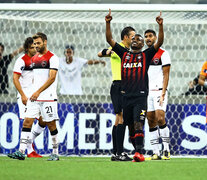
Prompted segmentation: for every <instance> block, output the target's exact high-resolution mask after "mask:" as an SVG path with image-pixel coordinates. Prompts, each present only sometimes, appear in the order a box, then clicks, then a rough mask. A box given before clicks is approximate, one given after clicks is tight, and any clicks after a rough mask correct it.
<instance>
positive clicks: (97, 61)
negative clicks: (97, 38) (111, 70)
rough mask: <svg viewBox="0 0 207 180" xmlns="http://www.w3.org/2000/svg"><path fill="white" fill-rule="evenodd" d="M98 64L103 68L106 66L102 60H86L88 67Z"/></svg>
mask: <svg viewBox="0 0 207 180" xmlns="http://www.w3.org/2000/svg"><path fill="white" fill-rule="evenodd" d="M99 63H101V64H103V65H104V66H105V65H106V62H105V61H102V60H96V59H94V60H88V65H93V64H99Z"/></svg>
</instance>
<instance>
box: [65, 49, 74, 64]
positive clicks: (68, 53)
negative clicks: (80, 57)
mask: <svg viewBox="0 0 207 180" xmlns="http://www.w3.org/2000/svg"><path fill="white" fill-rule="evenodd" d="M73 54H74V52H73V50H72V49H70V48H69V49H66V50H65V57H66V62H67V63H71V62H72V61H73Z"/></svg>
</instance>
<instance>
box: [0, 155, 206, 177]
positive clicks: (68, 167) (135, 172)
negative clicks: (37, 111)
mask: <svg viewBox="0 0 207 180" xmlns="http://www.w3.org/2000/svg"><path fill="white" fill-rule="evenodd" d="M42 179H45V180H46V179H47V180H67V179H68V180H79V179H80V180H122V179H123V180H135V179H136V180H148V179H149V180H206V179H207V158H172V159H171V160H168V161H164V160H160V161H145V162H141V163H134V162H111V161H110V158H109V157H103V158H102V157H60V161H52V162H51V161H47V157H43V158H36V159H34V158H26V159H25V160H24V161H20V160H14V159H10V158H8V157H6V156H0V180H42Z"/></svg>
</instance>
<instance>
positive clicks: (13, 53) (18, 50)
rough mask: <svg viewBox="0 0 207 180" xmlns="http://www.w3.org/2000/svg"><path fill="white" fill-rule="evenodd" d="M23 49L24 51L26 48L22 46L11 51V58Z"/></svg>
mask: <svg viewBox="0 0 207 180" xmlns="http://www.w3.org/2000/svg"><path fill="white" fill-rule="evenodd" d="M23 51H24V48H23V47H20V48H19V49H17V50H15V51H14V52H12V53H11V58H13V57H14V56H16V55H18V54H20V53H21V52H23Z"/></svg>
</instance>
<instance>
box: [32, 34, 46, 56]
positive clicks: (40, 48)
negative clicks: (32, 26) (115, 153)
mask: <svg viewBox="0 0 207 180" xmlns="http://www.w3.org/2000/svg"><path fill="white" fill-rule="evenodd" d="M46 45H47V41H46V40H45V41H43V40H42V39H41V38H37V39H34V46H35V49H36V51H37V52H39V53H43V52H44V50H45V48H46Z"/></svg>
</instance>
